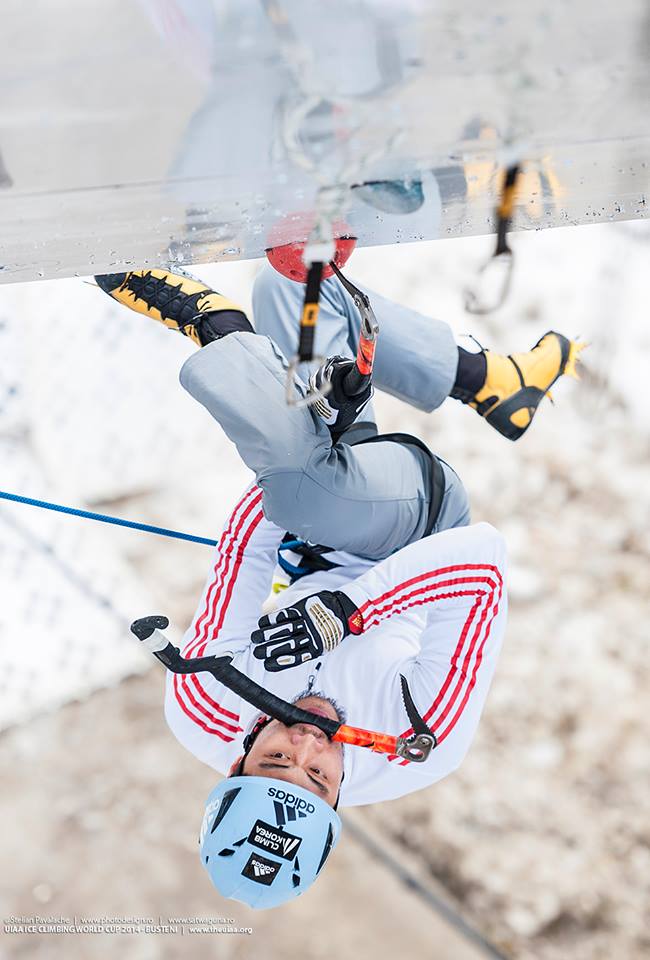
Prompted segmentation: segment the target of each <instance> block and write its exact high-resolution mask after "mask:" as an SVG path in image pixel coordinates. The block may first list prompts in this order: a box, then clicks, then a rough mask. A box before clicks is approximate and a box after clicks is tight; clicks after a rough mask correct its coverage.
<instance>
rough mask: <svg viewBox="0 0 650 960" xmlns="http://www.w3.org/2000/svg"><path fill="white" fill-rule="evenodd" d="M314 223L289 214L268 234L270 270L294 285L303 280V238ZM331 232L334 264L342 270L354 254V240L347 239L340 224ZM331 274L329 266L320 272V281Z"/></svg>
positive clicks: (345, 229) (307, 217)
mask: <svg viewBox="0 0 650 960" xmlns="http://www.w3.org/2000/svg"><path fill="white" fill-rule="evenodd" d="M314 223H315V218H314V215H313V214H304V213H303V214H291V215H289V216H287V217H284V218H283V219H282V220H281V221H280V222H279V223H277V224H276V225H275V226H274V227H273V229H272V230H271V232H270V235H269V241H270V243H269V246H268V248H267V250H266V256H267V257H268V260H269V263H270V264H271V266H273V267H275V269H276V270H277V271H278V273H281V274H282V276H283V277H287V278H288V279H289V280H295V281H296V282H297V283H305V282H306V280H307V268H306V267H305V264H304V262H303V253H304V250H305V247H306V246H307V238H308V237H309V235H310V234H311V231H312V229H313V226H314ZM333 229H334V248H335V252H334V257H333V260H334V263H335V264H336V266H337V267H338V268H339V270H340V269H342V268H343V267H344V266H345V264H346V263H347V261H348V260H349V258H350V256H351V254H352V251H353V250H354V248H355V246H356V243H357V239H356V237H352V236H350V231H349V228H348V226H347V224H345V223H344V222H343V221H342V220H339V221H337V222H336V223H334V224H333ZM296 235H297V236H300V235H302V236H304V237H305V239H304V240H290V239H289V238H290V237H292V236H293V237H295V236H296ZM333 274H334V271H333V270H332V268H331V267H330V266H329V265H326V266H325V269H324V270H323V279H324V280H326V279H327V278H328V277H331V276H333Z"/></svg>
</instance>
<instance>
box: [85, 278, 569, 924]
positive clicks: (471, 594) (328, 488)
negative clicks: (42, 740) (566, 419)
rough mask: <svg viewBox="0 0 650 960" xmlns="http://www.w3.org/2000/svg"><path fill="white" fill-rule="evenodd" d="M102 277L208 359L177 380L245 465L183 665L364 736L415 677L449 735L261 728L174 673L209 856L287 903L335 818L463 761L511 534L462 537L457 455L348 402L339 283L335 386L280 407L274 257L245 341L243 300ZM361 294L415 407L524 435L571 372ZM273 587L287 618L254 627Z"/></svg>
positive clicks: (196, 680)
mask: <svg viewBox="0 0 650 960" xmlns="http://www.w3.org/2000/svg"><path fill="white" fill-rule="evenodd" d="M97 282H98V284H99V286H100V287H101V288H102V289H103V290H105V291H106V292H107V293H109V294H110V295H111V296H112V297H113V298H114V299H115V300H118V301H119V302H121V303H123V304H125V305H126V306H129V307H131V308H132V309H134V310H136V311H137V312H139V313H142V314H145V315H147V316H149V317H152V318H155V319H156V320H159V321H162V322H163V323H164V324H166V325H167V326H168V327H172V328H174V329H177V330H180V331H181V332H182V333H184V334H185V335H187V336H189V337H191V339H192V340H194V342H195V343H196V344H197V346H198V347H200V349H199V350H197V351H196V352H195V353H193V354H192V355H191V356H190V358H189V359H187V360H186V361H185V363H184V364H183V366H182V369H181V372H180V381H181V384H182V385H183V387H184V388H185V389H186V390H187V391H188V392H189V393H190V394H191V395H192V396H193V397H194V398H195V399H196V400H198V401H199V403H201V404H203V406H204V407H206V409H207V410H208V411H209V412H210V414H212V416H213V417H214V418H215V419H216V420H217V421H218V423H219V424H220V425H221V427H222V429H223V430H224V431H225V433H226V434H227V436H228V437H229V438H230V439H231V440H232V441H233V442H234V444H235V445H236V447H237V449H238V451H239V453H240V455H241V457H242V459H243V461H244V463H245V464H246V465H247V466H248V467H249V468H250V469H251V470H252V471H253V472H254V474H255V483H254V484H253V485H251V486H250V487H249V488H248V489H247V490H246V491H245V492H244V493H243V495H242V497H241V498H240V500H239V501H238V502H237V504H236V505H235V507H234V509H233V511H232V513H231V515H230V518H229V519H228V521H227V523H226V524H225V527H224V530H223V533H222V535H221V538H220V540H219V544H218V547H217V548H216V551H215V555H214V557H213V560H212V563H211V567H210V571H209V574H208V578H207V581H206V584H205V587H204V590H203V594H202V596H201V599H200V601H199V604H198V607H197V610H196V613H195V615H194V618H193V620H192V623H191V625H190V627H189V629H188V630H187V632H186V634H185V637H184V641H183V645H182V651H183V654H184V655H185V656H199V655H204V654H206V655H207V654H210V653H215V654H222V653H223V652H224V651H230V652H232V653H233V654H234V659H233V665H234V666H236V667H238V669H239V670H241V671H242V672H243V673H245V674H246V675H248V676H249V677H250V678H252V679H254V680H256V681H257V682H259V683H261V684H262V685H263V686H265V687H266V688H267V689H269V690H270V691H272V692H273V693H276V694H277V695H279V696H281V697H283V698H284V699H285V700H288V701H291V702H294V703H296V704H298V705H300V706H301V707H303V708H305V709H307V710H309V711H311V712H312V713H314V714H320V715H321V716H327V717H331V718H332V719H338V720H344V719H345V720H346V722H348V723H349V724H352V725H358V726H363V727H366V728H368V727H369V728H370V729H373V730H400V731H401V730H403V728H404V727H405V722H404V721H405V713H404V706H403V703H402V695H401V690H400V682H399V676H400V674H403V675H404V676H405V677H406V678H407V680H408V683H409V687H410V690H411V693H412V695H413V699H414V701H415V703H416V704H417V705H418V708H419V709H420V710H421V711H422V714H423V716H424V719H425V720H426V721H427V723H428V725H429V726H430V728H431V730H432V731H433V732H434V733H435V735H436V738H437V746H436V747H435V749H434V750H433V751H432V753H431V755H430V757H429V758H428V760H427V761H426V762H424V763H413V762H410V761H408V760H403V759H400V758H399V757H391V756H387V755H383V756H382V755H379V754H376V753H372V752H370V751H368V750H359V749H354V748H350V747H347V748H345V749H344V747H343V745H342V744H340V743H337V742H334V741H330V739H329V738H328V737H327V736H326V735H325V734H324V733H323V732H322V731H321V730H320V729H319V728H318V727H317V726H313V725H310V724H295V725H292V726H285V725H284V724H283V723H281V722H280V721H279V720H276V719H272V718H269V717H266V716H263V715H260V713H259V710H257V709H256V708H255V707H253V706H251V705H250V704H249V703H248V702H246V701H245V700H242V699H240V698H239V697H238V696H237V695H236V694H234V693H233V692H232V691H230V690H229V689H228V688H226V687H225V686H223V685H222V684H220V683H219V682H218V681H217V680H216V679H215V678H214V677H212V676H211V675H206V674H205V673H202V674H199V675H197V674H188V675H178V674H171V673H170V674H168V685H167V692H166V699H165V715H166V719H167V722H168V723H169V726H170V727H171V729H172V731H173V732H174V734H175V736H176V737H177V738H178V740H179V741H180V742H181V743H182V744H183V745H184V746H185V747H187V749H188V750H190V751H191V752H192V753H194V754H195V755H196V756H197V757H198V758H199V759H200V760H202V761H203V762H205V763H207V764H208V765H210V766H211V767H214V768H215V770H217V771H218V772H219V773H221V774H223V775H224V778H223V779H222V780H221V781H220V782H219V783H218V784H217V786H216V787H215V788H214V790H213V791H212V793H211V794H210V797H209V798H208V801H207V807H206V810H205V814H204V818H203V824H202V827H201V835H200V852H201V860H202V863H203V864H204V866H205V867H206V869H207V871H208V873H209V875H210V878H211V880H212V882H213V883H214V885H215V886H216V887H217V889H218V890H219V891H220V893H221V894H223V895H224V896H227V897H232V898H234V899H236V900H240V901H243V902H245V903H247V904H249V905H250V906H252V907H258V908H262V907H273V906H277V905H278V904H281V903H283V902H285V901H287V900H289V899H291V898H292V897H295V896H298V895H299V894H301V893H303V892H304V891H305V890H306V889H307V888H308V887H309V886H310V884H311V883H312V882H313V881H314V879H315V878H316V876H317V875H318V873H319V872H320V870H321V869H322V867H323V865H324V863H325V861H326V859H327V857H328V855H329V853H330V851H331V849H332V848H333V847H334V845H335V844H336V842H337V840H338V837H339V834H340V830H341V822H340V819H339V816H338V814H337V812H336V810H337V807H338V806H339V805H340V806H352V805H357V804H367V803H374V802H377V801H380V800H389V799H393V798H396V797H400V796H403V795H404V794H407V793H410V792H411V791H414V790H419V789H421V788H423V787H428V786H430V785H431V784H433V783H435V782H436V781H438V780H440V779H441V778H442V777H445V776H447V774H449V773H451V772H452V771H453V770H455V769H456V768H457V767H458V766H459V764H460V763H461V761H462V759H463V757H464V756H465V754H466V752H467V750H468V748H469V745H470V743H471V740H472V738H473V736H474V733H475V731H476V728H477V725H478V721H479V718H480V715H481V711H482V709H483V705H484V703H485V699H486V696H487V692H488V689H489V686H490V682H491V679H492V676H493V673H494V669H495V665H496V661H497V656H498V653H499V648H500V646H501V641H502V638H503V634H504V629H505V623H506V591H505V574H506V558H505V547H504V541H503V538H502V537H501V536H500V534H499V533H498V532H497V531H496V530H495V529H494V528H493V527H491V526H490V525H489V524H487V523H478V524H475V525H472V526H470V525H469V522H470V513H469V505H468V501H467V495H466V493H465V490H464V488H463V485H462V483H461V481H460V479H459V477H458V476H457V474H456V473H455V472H454V471H453V470H452V468H451V467H450V466H449V465H448V464H447V463H445V462H444V461H442V460H440V459H439V458H438V457H436V456H435V455H434V454H432V453H431V452H430V451H429V450H428V449H427V447H426V446H425V445H424V444H423V443H421V442H420V441H419V440H417V439H416V438H414V437H409V436H408V435H403V434H388V435H381V434H378V432H377V427H376V426H375V423H374V420H373V414H372V408H371V405H370V404H369V403H368V401H369V400H370V394H371V389H370V388H368V389H367V390H365V391H364V393H363V394H362V395H360V396H355V397H348V396H346V394H345V390H344V383H345V374H346V372H348V371H349V369H350V366H351V364H352V362H353V361H352V359H351V358H352V357H354V356H355V353H356V343H357V339H358V335H359V322H360V321H359V314H358V311H357V309H356V307H355V305H354V302H353V300H352V299H351V297H350V295H349V294H348V293H347V292H346V291H345V290H344V289H343V287H342V286H341V284H340V283H339V282H338V280H337V279H336V278H332V279H328V280H326V281H325V282H324V283H323V287H322V293H321V302H320V315H319V320H318V331H317V340H316V349H317V352H318V353H319V354H321V355H323V356H326V357H329V358H330V360H329V361H328V362H327V363H326V364H325V365H324V367H321V368H320V369H319V370H318V371H316V372H313V371H312V376H313V377H315V379H316V380H317V381H318V382H321V381H322V379H323V377H327V378H328V379H330V380H331V383H332V389H331V392H330V393H329V395H328V397H327V402H326V403H325V404H320V405H319V406H318V408H316V407H296V406H287V404H286V402H285V377H286V366H287V363H286V359H285V358H287V357H289V356H291V355H292V354H293V352H294V350H295V342H296V338H297V326H298V319H299V316H300V312H301V306H302V299H303V294H304V288H303V287H302V286H301V285H300V284H298V283H295V282H293V281H292V280H288V279H286V278H284V277H282V276H280V274H278V273H276V272H275V271H274V270H272V269H271V268H270V267H269V266H266V267H265V268H264V269H262V271H261V272H260V273H259V275H258V277H257V279H256V282H255V287H254V291H253V311H254V317H255V330H254V329H253V326H252V325H251V323H250V321H249V320H248V319H247V317H246V315H245V314H244V312H243V311H242V310H241V309H240V308H239V307H238V306H237V305H236V304H234V303H232V302H231V301H229V300H227V299H226V298H225V297H222V296H221V295H220V294H218V293H215V292H213V291H212V290H210V289H209V288H207V287H206V286H205V285H204V284H202V283H200V282H198V281H195V280H192V279H189V278H187V277H185V276H175V275H173V274H171V273H167V272H165V271H162V270H146V271H133V272H129V273H122V274H107V275H104V276H99V277H97ZM370 297H371V301H372V304H373V307H374V310H375V314H376V316H377V319H378V320H379V324H380V328H381V335H380V338H379V341H378V345H377V354H376V362H375V369H374V384H375V386H376V387H377V389H379V390H384V391H386V392H387V393H390V394H392V395H393V396H397V397H399V398H401V399H402V400H404V401H405V402H407V403H409V404H411V405H412V406H414V407H416V408H418V409H419V410H425V411H432V410H434V409H436V408H437V407H439V406H440V405H441V404H442V403H443V401H444V400H445V399H446V398H447V397H449V396H451V397H454V398H456V399H458V400H460V401H462V402H463V403H466V404H468V405H469V406H471V407H473V408H474V409H475V410H476V411H477V412H478V413H479V414H480V415H481V416H483V417H485V419H486V420H487V421H488V423H490V424H491V425H492V426H493V427H495V428H496V429H497V430H498V431H499V432H500V433H502V434H503V435H505V436H506V437H509V438H510V439H517V438H518V437H519V436H521V434H522V433H523V432H524V431H525V430H527V429H528V427H529V425H530V423H531V421H532V419H533V417H534V415H535V412H536V410H537V407H538V404H539V402H540V400H541V399H542V398H543V396H544V394H545V393H546V392H547V391H548V389H549V388H550V387H551V385H552V384H553V383H554V382H555V380H557V379H558V377H560V376H561V375H562V374H563V373H569V372H572V371H574V369H575V363H576V359H577V356H576V354H577V346H576V344H574V343H572V342H571V341H569V340H568V339H567V338H566V337H564V336H562V335H561V334H559V333H555V332H549V333H547V334H546V335H545V336H544V337H542V339H541V340H540V341H539V343H537V344H536V346H535V347H533V348H532V349H531V350H529V351H528V352H526V353H520V354H513V355H511V356H509V357H506V356H502V355H500V354H496V353H493V352H492V351H490V350H482V351H481V352H480V353H469V352H466V351H465V350H463V349H462V348H459V347H458V346H457V345H456V343H455V341H454V337H453V335H452V332H451V330H450V328H449V327H448V326H447V325H446V324H445V323H443V322H441V321H439V320H434V319H431V318H429V317H425V316H422V315H421V314H419V313H416V312H415V311H413V310H410V309H407V308H405V307H402V306H399V305H398V304H395V303H391V302H390V301H388V300H386V299H384V298H383V297H380V296H378V295H377V294H374V293H371V294H370ZM296 389H297V390H298V391H299V392H302V391H303V389H304V388H303V386H302V385H301V384H298V385H297V386H296ZM215 493H216V494H217V495H218V478H215ZM279 580H283V582H284V585H285V589H282V590H279V587H278V581H279ZM274 583H275V584H276V585H275V587H273V586H272V585H273V584H274ZM287 583H288V586H286V584H287ZM273 590H277V592H275V593H274V592H273ZM270 593H271V596H272V597H273V599H274V601H275V609H269V607H268V604H267V606H266V610H267V612H266V613H265V615H264V616H262V617H261V619H260V615H261V613H262V608H263V605H264V604H265V601H266V600H267V597H268V596H269V594H270ZM405 732H408V731H405Z"/></svg>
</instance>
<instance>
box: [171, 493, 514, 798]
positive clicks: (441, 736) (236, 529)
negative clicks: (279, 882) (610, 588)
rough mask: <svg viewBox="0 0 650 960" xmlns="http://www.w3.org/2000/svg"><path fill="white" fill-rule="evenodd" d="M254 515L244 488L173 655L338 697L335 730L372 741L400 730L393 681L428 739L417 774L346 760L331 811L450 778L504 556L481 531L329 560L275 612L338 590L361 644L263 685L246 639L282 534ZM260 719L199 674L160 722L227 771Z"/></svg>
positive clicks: (498, 626) (394, 761) (409, 766)
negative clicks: (369, 735) (358, 625)
mask: <svg viewBox="0 0 650 960" xmlns="http://www.w3.org/2000/svg"><path fill="white" fill-rule="evenodd" d="M284 532H285V531H284V530H280V529H279V527H276V526H275V525H274V524H272V523H271V522H270V521H268V520H267V519H266V518H265V517H264V514H263V510H262V492H261V490H260V489H259V488H258V487H256V486H253V487H251V488H249V489H248V490H247V491H246V493H245V494H244V496H243V497H242V498H241V500H240V501H239V503H238V504H237V506H236V507H235V509H234V510H233V512H232V515H231V517H230V519H229V521H228V522H227V523H226V525H225V528H224V531H223V534H222V536H221V539H220V540H219V545H218V547H217V548H216V550H215V554H214V561H213V564H212V567H211V570H210V574H209V576H208V579H207V583H206V585H205V588H204V590H203V595H202V597H201V601H200V603H199V606H198V609H197V611H196V614H195V616H194V619H193V621H192V624H191V626H190V628H189V629H188V631H187V632H186V634H185V636H184V639H183V644H182V650H183V654H184V655H185V656H203V655H209V654H216V655H223V654H224V653H225V652H227V651H229V652H233V653H234V659H233V666H235V667H237V668H238V669H239V670H241V671H242V673H245V674H247V675H248V676H249V677H251V678H252V679H253V680H256V681H257V682H258V683H260V684H261V685H262V686H265V687H266V688H267V689H269V690H271V691H272V692H273V693H276V694H277V695H278V696H280V697H282V698H284V699H285V700H289V701H292V700H293V699H294V698H295V697H296V696H297V695H298V694H300V693H302V692H304V691H306V690H307V688H309V687H310V685H311V687H312V693H322V694H324V695H325V696H328V697H332V698H333V699H335V700H336V701H337V702H338V703H339V704H340V705H341V706H342V707H343V709H344V710H345V712H346V723H348V724H351V725H352V726H356V727H364V728H365V729H367V730H374V731H376V732H380V733H389V734H394V735H404V734H407V733H409V732H411V731H410V727H409V722H408V719H407V716H406V712H405V709H404V705H403V702H402V694H401V689H400V674H404V676H405V677H406V679H407V680H408V683H409V687H410V690H411V694H412V696H413V700H414V701H415V704H416V707H417V709H418V710H419V712H420V713H421V714H422V715H423V716H424V718H425V720H426V721H427V723H428V724H429V726H430V727H431V728H432V729H433V731H434V732H435V734H436V736H437V738H438V746H437V747H436V748H435V749H434V750H433V751H432V752H431V754H430V756H429V759H428V760H427V761H425V762H424V763H412V762H409V761H406V760H401V759H400V758H398V757H390V756H388V755H386V754H377V753H373V752H372V751H370V750H368V749H364V748H360V747H354V746H346V747H345V749H344V771H345V777H344V780H343V783H342V786H341V796H340V805H341V806H354V805H357V804H365V803H376V802H377V801H379V800H391V799H394V798H396V797H401V796H403V795H404V794H406V793H411V792H412V791H413V790H420V789H421V788H422V787H427V786H429V785H430V784H432V783H435V782H436V781H437V780H440V779H441V778H442V777H445V776H447V774H448V773H451V772H452V770H455V769H456V768H457V767H458V766H459V764H460V763H461V761H462V759H463V757H464V756H465V754H466V752H467V750H468V748H469V745H470V743H471V741H472V738H473V736H474V733H475V731H476V728H477V725H478V721H479V718H480V715H481V711H482V709H483V705H484V703H485V698H486V696H487V692H488V689H489V686H490V682H491V680H492V676H493V674H494V669H495V666H496V661H497V657H498V654H499V649H500V646H501V641H502V638H503V633H504V629H505V623H506V591H505V583H504V581H505V545H504V540H503V538H502V537H501V535H500V534H499V533H498V532H497V531H496V530H495V529H494V528H493V527H491V526H490V525H489V524H487V523H478V524H475V525H474V526H470V527H459V528H457V529H454V530H447V531H445V532H443V533H437V534H435V535H433V536H430V537H425V538H424V539H423V540H419V541H417V542H416V543H412V544H409V545H408V546H407V547H404V548H403V549H402V550H399V551H397V553H394V554H393V555H392V556H390V557H388V558H387V559H386V560H382V561H380V562H379V563H376V562H373V561H370V560H366V559H363V558H359V557H353V556H351V555H349V554H343V553H335V554H328V558H330V559H333V560H335V561H336V562H338V563H341V564H342V566H341V567H338V568H336V569H334V570H327V571H322V572H321V571H317V572H315V573H312V574H310V575H309V576H306V577H304V578H303V579H301V580H298V581H297V582H296V583H295V584H294V585H293V586H291V587H289V588H288V589H287V590H285V591H284V592H283V593H281V594H280V596H279V606H290V605H291V603H292V602H294V601H295V600H297V599H299V598H300V597H304V596H309V595H310V594H313V593H317V592H318V591H319V590H325V589H327V590H343V591H344V592H345V593H346V594H347V595H348V596H349V597H350V599H351V600H352V601H353V602H354V603H355V604H356V605H357V606H358V607H359V608H360V609H361V611H362V613H363V617H364V621H365V623H366V628H365V631H364V633H362V634H360V635H359V636H349V637H346V638H345V639H344V640H343V642H342V643H341V644H340V645H339V646H338V647H337V648H336V649H335V650H333V651H332V652H331V653H327V654H325V655H324V656H323V657H322V658H321V659H319V660H317V661H310V662H308V663H305V664H302V665H300V666H298V667H293V668H291V669H289V670H284V671H281V672H280V673H269V672H267V671H266V670H265V669H264V663H263V661H261V660H258V659H257V658H255V657H254V656H253V652H252V644H251V643H250V639H249V638H250V634H251V632H252V631H253V630H254V629H255V628H256V626H257V621H258V619H259V617H260V615H261V607H262V604H263V602H264V601H265V599H266V597H267V595H268V593H269V590H270V586H271V578H272V574H273V570H274V568H275V563H276V556H277V548H278V545H279V543H280V541H281V539H282V537H283V535H284ZM258 715H259V711H258V710H257V708H255V707H253V706H251V705H250V704H248V703H247V702H246V701H244V700H241V699H240V698H239V697H238V696H237V695H236V694H234V693H232V692H231V691H230V690H229V689H227V688H226V687H224V686H223V685H222V684H221V683H219V682H218V681H217V680H216V679H215V678H214V677H212V676H211V675H210V674H207V673H199V674H188V675H179V674H172V673H169V674H168V675H167V692H166V698H165V716H166V719H167V722H168V724H169V726H170V727H171V729H172V731H173V733H174V734H175V736H176V737H177V738H178V740H179V741H180V742H181V743H182V744H183V746H185V747H187V749H188V750H190V751H191V752H192V753H193V754H195V756H197V757H198V758H199V760H202V761H203V762H204V763H207V764H209V765H210V766H211V767H214V768H215V770H218V771H219V772H220V773H224V774H225V773H227V772H228V770H229V768H230V766H231V764H232V763H233V761H234V760H236V759H237V757H238V756H240V755H241V753H242V752H243V750H242V740H243V737H244V733H245V732H248V730H249V729H250V726H251V724H252V721H253V720H254V718H256V717H257V716H258Z"/></svg>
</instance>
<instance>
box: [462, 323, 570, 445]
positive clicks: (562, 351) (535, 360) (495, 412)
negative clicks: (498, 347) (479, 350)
mask: <svg viewBox="0 0 650 960" xmlns="http://www.w3.org/2000/svg"><path fill="white" fill-rule="evenodd" d="M585 346H586V344H583V343H577V342H576V341H575V340H569V339H568V338H567V337H564V336H562V334H561V333H556V332H555V331H554V330H549V332H548V333H545V334H544V336H543V337H542V339H541V340H539V341H538V342H537V343H536V344H535V346H534V347H533V348H532V350H529V351H528V352H527V353H513V354H509V355H508V356H507V357H506V356H503V355H502V354H499V353H493V352H492V351H491V350H485V351H484V355H485V359H486V361H487V373H486V377H485V383H484V384H483V386H482V387H481V389H480V390H479V391H478V392H477V393H476V394H475V395H474V397H473V398H472V399H471V400H469V401H468V402H469V405H470V406H471V407H474V409H475V410H476V411H477V413H479V414H480V416H482V417H485V419H486V420H487V422H488V423H489V424H491V426H493V427H494V429H495V430H498V431H499V433H501V434H503V436H504V437H507V438H508V440H518V439H519V437H521V436H522V435H523V434H524V433H525V432H526V430H527V429H528V427H529V426H530V425H531V423H532V420H533V417H534V416H535V413H536V412H537V408H538V406H539V403H540V401H541V400H542V398H543V397H544V396H546V394H548V392H549V390H550V388H551V387H552V386H553V384H554V383H555V381H556V380H558V379H559V378H560V377H561V376H562V374H568V375H569V376H572V377H575V378H576V379H578V374H577V371H576V365H577V363H578V360H579V356H580V351H581V350H583V349H584V347H585Z"/></svg>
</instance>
